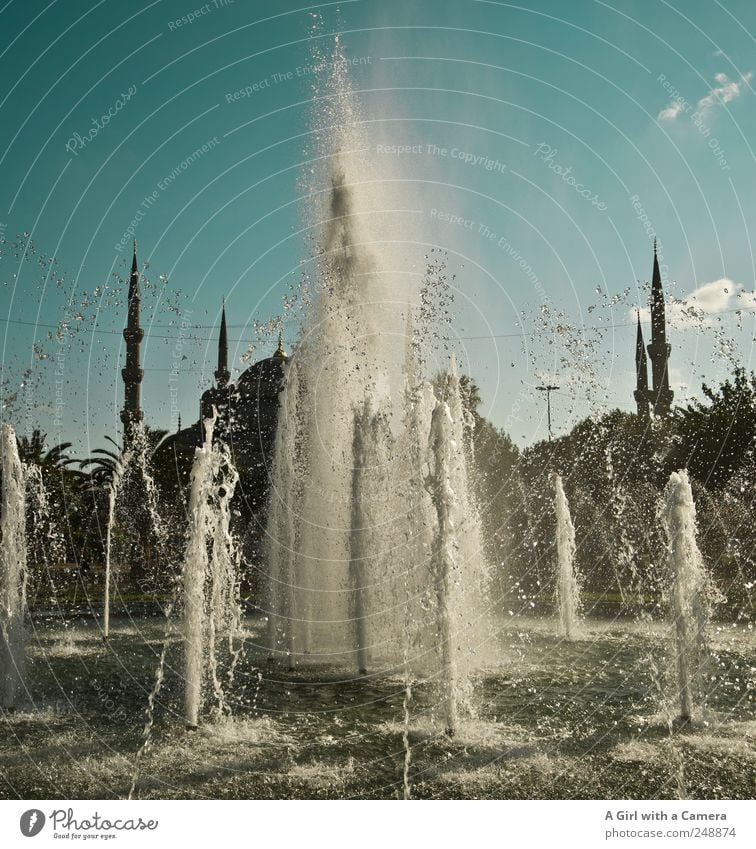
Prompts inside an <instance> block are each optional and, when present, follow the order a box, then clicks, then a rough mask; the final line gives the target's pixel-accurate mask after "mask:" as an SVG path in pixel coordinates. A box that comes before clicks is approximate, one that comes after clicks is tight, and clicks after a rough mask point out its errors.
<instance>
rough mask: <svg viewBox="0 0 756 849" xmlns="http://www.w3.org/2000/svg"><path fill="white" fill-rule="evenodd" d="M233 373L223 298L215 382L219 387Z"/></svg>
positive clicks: (224, 383)
mask: <svg viewBox="0 0 756 849" xmlns="http://www.w3.org/2000/svg"><path fill="white" fill-rule="evenodd" d="M230 378H231V374H230V373H229V371H228V332H227V330H226V300H225V298H224V299H223V308H222V312H221V326H220V336H219V337H218V368H217V369H216V370H215V382H216V385H217V386H218V388H219V389H222V388H223V387H224V386H226V384H227V383H228V381H229V379H230Z"/></svg>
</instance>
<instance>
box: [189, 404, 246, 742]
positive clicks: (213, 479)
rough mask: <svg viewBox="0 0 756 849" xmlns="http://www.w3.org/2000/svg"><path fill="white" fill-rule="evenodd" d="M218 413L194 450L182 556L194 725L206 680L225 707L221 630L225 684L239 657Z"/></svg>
mask: <svg viewBox="0 0 756 849" xmlns="http://www.w3.org/2000/svg"><path fill="white" fill-rule="evenodd" d="M216 418H217V414H216V413H215V411H214V413H213V416H212V417H211V418H208V419H205V421H204V430H205V438H204V443H203V445H202V446H201V447H199V448H197V449H196V453H195V457H194V464H193V466H192V473H191V494H190V499H189V517H190V526H189V536H188V540H187V546H186V555H185V558H184V581H183V591H184V592H183V602H184V681H185V697H184V716H185V720H186V724H187V727H188V728H190V729H195V728H197V727H198V725H199V719H200V714H201V711H202V705H203V687H204V684H205V683H206V681H208V679H209V682H210V684H211V687H212V692H213V696H214V698H215V713H216V715H218V716H222V715H224V714H227V713H228V711H229V707H228V703H227V699H226V688H224V686H223V684H222V682H221V678H220V675H219V659H218V651H217V648H218V647H217V641H218V637H219V636H220V635H223V634H226V635H227V636H228V639H229V650H230V654H231V658H232V659H231V663H230V665H229V667H228V670H227V684H228V687H230V686H231V685H232V684H233V674H234V669H235V666H236V663H237V662H238V659H239V652H240V648H241V647H240V645H239V640H238V637H239V632H240V626H239V620H240V615H241V610H240V604H239V578H238V552H237V549H236V545H235V542H234V540H233V538H232V536H231V531H230V524H231V520H230V502H231V499H232V498H233V494H234V490H235V488H236V483H237V481H238V475H237V473H236V470H235V469H234V467H233V465H232V463H231V460H230V456H229V452H228V448H227V447H226V446H224V445H221V444H219V443H216V444H213V430H214V427H215V422H216Z"/></svg>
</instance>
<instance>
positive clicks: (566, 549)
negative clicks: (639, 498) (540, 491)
mask: <svg viewBox="0 0 756 849" xmlns="http://www.w3.org/2000/svg"><path fill="white" fill-rule="evenodd" d="M554 508H555V511H556V550H557V582H556V585H557V589H556V597H557V605H558V607H559V633H560V634H562V636H564V637H566V638H567V639H568V640H571V639H572V638H573V637H574V636H575V634H576V632H577V629H578V627H579V613H580V583H579V581H578V577H577V573H576V571H575V527H574V525H573V524H572V517H571V516H570V505H569V502H568V501H567V495H566V494H565V492H564V485H563V483H562V478H561V476H560V475H556V474H555V475H554Z"/></svg>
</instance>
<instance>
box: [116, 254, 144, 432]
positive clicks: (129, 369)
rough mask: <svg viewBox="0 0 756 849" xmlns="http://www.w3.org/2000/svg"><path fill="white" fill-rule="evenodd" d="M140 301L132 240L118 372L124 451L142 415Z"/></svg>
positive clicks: (135, 255)
mask: <svg viewBox="0 0 756 849" xmlns="http://www.w3.org/2000/svg"><path fill="white" fill-rule="evenodd" d="M140 303H141V297H140V294H139V265H138V263H137V253H136V239H135V240H134V258H133V259H132V261H131V277H130V278H129V306H128V318H127V321H126V327H125V328H124V331H123V338H124V339H125V340H126V368H124V369H122V370H121V377H123V384H124V392H123V410H121V421H122V422H123V444H124V447H126V445H127V444H128V443H129V442H130V440H131V437H132V432H133V429H134V425H136V424H137V423H138V422H141V421H142V419H143V418H144V413H143V412H142V378H143V377H144V369H143V368H142V367H141V363H140V360H139V346H140V345H141V343H142V339H143V337H144V330H142V328H141V327H140V325H139V312H140Z"/></svg>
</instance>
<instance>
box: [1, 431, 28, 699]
mask: <svg viewBox="0 0 756 849" xmlns="http://www.w3.org/2000/svg"><path fill="white" fill-rule="evenodd" d="M1 447H2V474H3V481H2V499H3V501H2V515H1V516H0V533H2V539H1V540H0V637H1V638H2V643H0V705H2V707H4V708H13V707H16V706H17V705H18V703H19V701H20V700H21V698H22V697H23V694H24V692H25V690H26V634H25V628H24V617H25V615H26V482H25V475H24V466H23V463H22V462H21V460H20V458H19V456H18V446H17V444H16V434H15V432H14V430H13V428H12V427H11V426H10V425H9V424H3V426H2V440H1Z"/></svg>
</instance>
